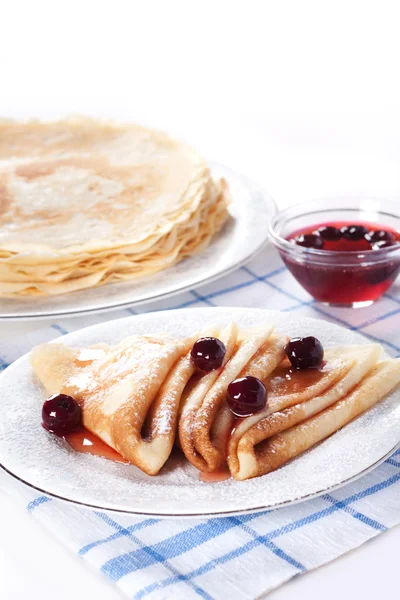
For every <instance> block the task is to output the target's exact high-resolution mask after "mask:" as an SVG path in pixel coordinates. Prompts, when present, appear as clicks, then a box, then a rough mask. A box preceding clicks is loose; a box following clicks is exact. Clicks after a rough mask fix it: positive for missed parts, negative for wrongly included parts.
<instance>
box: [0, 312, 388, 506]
mask: <svg viewBox="0 0 400 600" xmlns="http://www.w3.org/2000/svg"><path fill="white" fill-rule="evenodd" d="M230 321H236V322H237V323H238V324H239V325H241V326H243V327H247V326H253V325H256V324H260V323H263V322H270V323H274V324H276V327H277V331H279V332H282V333H287V334H289V335H291V336H295V335H317V336H318V338H319V339H320V340H321V341H322V343H323V344H324V346H325V347H327V346H333V345H339V344H354V343H356V344H359V343H368V341H367V340H365V338H363V337H362V336H361V335H359V334H357V333H355V332H353V331H349V330H346V329H344V328H342V327H338V326H337V325H333V324H332V323H328V322H326V321H320V320H315V319H306V318H299V317H298V316H296V315H290V314H288V313H280V312H276V311H263V310H259V309H246V308H232V309H230V308H198V309H186V310H178V311H165V312H156V313H148V314H143V315H138V316H135V317H130V318H128V319H120V320H118V321H112V322H109V323H101V324H100V325H96V326H94V327H88V328H86V329H82V330H80V331H77V332H75V333H71V334H69V335H67V336H65V337H64V338H62V341H63V342H65V343H66V344H70V345H78V346H85V345H89V344H94V343H96V342H100V341H105V342H108V343H111V344H115V343H117V342H119V341H120V340H121V339H123V338H124V337H126V336H128V335H132V334H144V333H146V334H148V333H159V332H161V331H162V332H169V333H171V334H174V335H177V334H178V335H181V336H185V335H188V334H192V333H193V332H194V331H197V330H199V329H200V328H201V327H203V326H204V324H205V323H210V324H211V323H212V324H215V323H221V324H223V323H228V322H230ZM44 399H45V394H44V392H43V390H42V389H41V386H40V385H39V383H38V382H37V381H36V380H35V378H34V377H33V375H32V372H31V369H30V366H29V359H28V355H26V356H23V357H22V358H20V359H19V360H18V361H16V362H15V363H14V364H13V365H12V366H11V367H9V368H8V369H6V371H5V372H4V373H3V375H2V376H1V378H0V464H1V465H2V466H3V468H4V469H5V470H7V471H8V472H9V473H11V474H12V475H14V476H15V477H17V478H18V479H20V480H21V481H23V482H25V483H27V484H29V485H30V486H32V487H35V488H36V489H38V490H40V491H42V492H45V493H47V494H49V495H52V496H55V497H57V498H61V499H63V500H69V501H71V502H75V503H79V504H83V505H87V506H90V507H94V508H98V509H102V510H114V511H121V512H128V513H132V514H139V515H153V516H158V517H162V516H170V517H174V516H182V517H184V516H185V517H186V516H187V517H189V516H190V517H203V516H221V515H229V514H238V513H243V512H253V511H258V510H265V509H267V508H273V507H278V506H282V505H287V504H290V503H294V502H299V501H301V500H305V499H309V498H310V497H313V496H316V495H319V494H322V493H324V492H326V491H327V490H329V489H332V488H335V487H338V486H341V485H343V484H345V483H347V482H349V481H351V480H352V479H355V478H357V477H359V476H360V475H361V474H363V473H365V472H366V471H368V470H369V469H370V468H372V467H373V466H376V465H377V464H378V463H379V462H381V461H382V460H383V459H384V458H385V457H386V456H387V455H388V454H390V453H391V452H393V451H394V450H395V449H396V447H397V446H398V444H399V441H400V391H399V390H398V391H396V392H394V393H392V394H391V395H390V396H389V397H387V398H386V399H385V400H384V401H382V402H381V403H379V404H378V405H377V406H375V407H374V408H373V409H371V410H370V411H368V412H367V413H365V414H364V415H362V416H361V417H359V418H358V419H356V420H355V421H353V422H352V423H351V424H349V425H347V426H346V427H344V428H343V429H342V430H341V431H339V432H338V433H336V434H335V435H333V436H332V437H330V438H329V439H327V440H326V441H325V442H323V443H321V444H320V445H318V446H317V447H315V448H314V449H312V450H310V451H309V452H307V453H305V454H303V455H302V456H300V457H298V458H296V459H295V460H293V461H292V462H290V463H288V464H287V465H285V466H284V467H282V468H281V469H279V470H277V471H275V472H273V473H270V474H269V475H264V476H263V477H259V478H256V479H252V480H250V481H243V482H237V481H234V480H233V479H230V480H228V481H223V482H217V483H203V482H201V481H199V473H198V471H197V470H196V469H195V468H194V467H192V466H191V465H190V464H189V463H187V462H186V461H184V460H182V459H178V462H176V461H175V462H174V461H170V462H169V463H168V466H167V467H166V468H164V469H163V470H162V472H161V474H160V475H158V476H157V477H149V476H147V475H145V474H143V473H142V472H141V471H139V470H138V469H137V468H136V467H133V466H129V465H123V464H117V463H113V462H111V461H107V460H105V459H103V458H99V457H94V456H90V455H88V454H79V453H77V452H74V451H73V450H72V449H71V448H70V447H69V446H68V445H67V444H66V443H65V442H64V441H63V440H60V439H58V438H56V437H53V436H51V435H50V434H48V433H46V432H45V431H44V429H43V428H42V427H41V424H40V420H41V419H40V416H41V414H40V413H41V405H42V402H43V400H44Z"/></svg>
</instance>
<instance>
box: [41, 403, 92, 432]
mask: <svg viewBox="0 0 400 600" xmlns="http://www.w3.org/2000/svg"><path fill="white" fill-rule="evenodd" d="M81 419H82V411H81V407H80V406H79V404H78V403H77V401H76V400H74V398H72V396H67V395H66V394H55V395H54V396H50V398H48V399H47V400H46V401H45V402H44V404H43V408H42V425H43V427H44V428H45V429H47V431H50V433H54V434H55V435H59V436H63V435H66V434H67V433H71V432H72V431H75V429H77V428H78V427H79V425H80V424H81Z"/></svg>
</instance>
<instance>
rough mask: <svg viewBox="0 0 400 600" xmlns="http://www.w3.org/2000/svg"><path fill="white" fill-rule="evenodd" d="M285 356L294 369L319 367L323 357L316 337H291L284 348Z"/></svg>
mask: <svg viewBox="0 0 400 600" xmlns="http://www.w3.org/2000/svg"><path fill="white" fill-rule="evenodd" d="M285 352H286V356H287V357H288V359H289V360H290V362H291V364H292V366H293V367H294V368H295V369H310V368H312V367H319V366H320V364H321V363H322V361H323V358H324V349H323V347H322V344H321V342H320V341H319V340H317V338H315V337H314V336H312V335H309V336H307V337H303V338H301V337H298V338H292V339H291V340H290V341H289V342H288V344H287V345H286V348H285Z"/></svg>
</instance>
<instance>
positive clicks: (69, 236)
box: [0, 119, 229, 296]
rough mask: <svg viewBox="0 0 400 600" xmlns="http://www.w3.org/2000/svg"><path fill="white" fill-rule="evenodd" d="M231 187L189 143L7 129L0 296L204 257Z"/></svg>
mask: <svg viewBox="0 0 400 600" xmlns="http://www.w3.org/2000/svg"><path fill="white" fill-rule="evenodd" d="M228 203H229V193H228V189H227V186H226V183H225V182H224V181H223V180H221V181H214V180H213V179H212V177H211V174H210V171H209V169H208V167H207V165H206V163H205V161H204V160H203V159H202V158H201V157H200V156H198V154H196V153H195V152H194V151H193V150H192V149H191V148H189V147H188V146H187V145H185V144H183V143H182V142H178V141H175V140H172V139H170V138H169V137H167V136H166V135H164V134H162V133H159V132H155V131H152V130H149V129H146V128H143V127H139V126H133V125H129V126H125V125H124V126H122V125H115V124H110V123H104V122H98V121H94V120H87V119H68V120H66V121H60V122H55V123H39V122H28V123H17V122H9V121H2V122H0V224H1V227H0V295H3V296H14V295H26V296H33V295H43V294H62V293H66V292H71V291H75V290H80V289H83V288H90V287H93V286H96V285H100V284H104V283H108V282H117V281H125V280H129V279H135V278H138V277H143V276H146V275H150V274H152V273H155V272H156V271H160V270H161V269H165V268H166V267H169V266H171V265H173V264H174V263H176V262H178V261H179V260H181V259H183V258H184V257H186V256H188V255H191V254H194V253H196V252H198V251H200V250H202V249H203V248H205V247H206V246H207V245H208V244H209V242H210V240H211V238H212V237H213V235H214V234H215V233H216V232H218V231H219V230H220V229H221V228H222V226H223V224H224V223H225V221H226V220H227V218H228V211H227V206H228Z"/></svg>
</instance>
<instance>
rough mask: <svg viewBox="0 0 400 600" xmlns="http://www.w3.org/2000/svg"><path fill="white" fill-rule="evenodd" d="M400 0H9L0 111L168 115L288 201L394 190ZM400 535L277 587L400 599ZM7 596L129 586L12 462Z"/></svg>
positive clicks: (1, 48)
mask: <svg viewBox="0 0 400 600" xmlns="http://www.w3.org/2000/svg"><path fill="white" fill-rule="evenodd" d="M398 8H399V5H398V3H397V2H396V1H393V2H389V1H385V0H376V1H368V0H364V1H362V2H361V1H360V2H359V1H356V0H346V1H342V0H335V1H328V0H318V1H310V0H301V1H300V0H295V1H288V0H279V1H275V2H269V1H261V0H260V1H254V0H242V1H240V2H238V1H234V0H230V1H224V0H214V1H210V0H201V1H200V0H196V1H193V0H186V1H177V0H163V1H154V0H147V1H142V2H137V1H133V0H128V1H121V0H112V1H107V2H101V1H99V0H97V1H95V2H92V1H88V0H86V1H85V0H80V1H78V2H77V1H75V0H69V1H68V2H65V1H60V0H58V1H57V0H53V1H52V2H44V1H40V0H35V1H30V2H21V1H19V0H13V1H9V2H4V1H3V0H0V115H3V116H5V117H8V116H13V117H32V116H34V117H46V118H48V117H59V116H63V115H68V114H87V115H98V116H104V117H110V118H116V119H121V120H133V121H138V122H142V123H144V124H148V125H152V126H155V127H159V128H161V129H165V130H167V131H169V132H171V133H172V134H174V135H177V136H179V137H183V138H185V139H186V140H187V141H189V142H190V143H191V144H192V145H194V146H196V147H197V148H198V149H199V150H200V151H201V152H202V153H203V154H204V155H206V156H208V157H210V158H213V159H215V160H218V161H219V162H222V163H225V164H227V165H229V166H231V167H234V168H236V169H238V170H240V171H242V172H243V173H245V174H247V175H249V176H250V177H253V178H254V179H256V180H258V181H259V182H260V183H262V184H263V185H264V186H265V187H266V189H267V190H268V191H269V193H270V194H271V195H272V196H273V197H274V198H275V200H276V202H277V203H278V205H279V206H284V205H287V204H292V203H295V202H298V201H301V200H308V199H310V198H313V197H319V196H326V195H336V194H346V195H348V194H361V195H374V196H397V197H398V198H400V175H399V173H400V169H399V158H400V112H399V109H400V87H399V62H400V36H399V22H400V21H399V15H398V14H397V12H398V11H397V9H398ZM399 202H400V200H399ZM0 332H1V328H0ZM399 542H400V529H399V528H397V529H394V530H392V531H390V532H388V533H385V534H384V535H381V536H379V538H377V539H375V540H373V541H372V542H369V543H368V544H366V545H364V546H363V547H362V548H361V549H359V550H357V551H354V552H352V553H350V554H347V555H346V556H345V557H342V558H341V559H339V560H337V561H335V562H334V563H331V564H330V565H328V566H326V567H324V568H321V569H319V570H318V571H316V572H314V573H311V574H307V575H305V576H302V577H300V578H297V579H296V580H295V581H293V582H291V583H290V584H287V585H286V586H284V587H283V588H281V589H280V590H278V591H276V592H274V593H272V594H271V595H270V596H269V598H271V600H272V599H273V600H289V599H291V598H297V597H304V596H306V595H307V598H308V599H309V600H317V599H318V600H319V599H320V598H321V597H323V598H324V600H333V599H335V600H336V598H337V597H338V596H340V597H342V598H351V597H353V596H354V595H359V596H360V597H363V598H364V600H375V598H376V597H377V596H382V595H383V596H384V597H385V598H387V599H388V600H391V599H392V598H398V581H397V577H396V575H397V570H396V566H397V565H398V548H399ZM244 576H249V575H248V574H244ZM0 597H1V598H2V599H4V600H25V599H26V598H27V597H29V598H30V599H33V600H36V599H39V598H40V599H41V600H50V599H51V600H53V599H54V598H57V600H67V599H68V600H70V599H71V598H72V597H73V598H76V599H77V600H81V599H82V600H83V599H84V598H96V600H116V598H118V597H119V595H118V593H117V592H116V591H115V589H114V587H112V586H111V585H109V584H108V583H107V582H106V581H105V580H103V579H101V578H100V577H99V576H98V575H97V574H94V573H91V572H90V571H89V569H88V567H86V566H85V565H83V564H82V563H81V562H80V561H79V560H78V559H77V558H76V557H74V556H72V555H70V554H69V553H68V552H67V551H66V550H65V549H64V548H62V547H61V546H60V545H59V544H58V543H56V542H55V541H53V540H52V539H51V537H50V536H49V535H48V534H46V533H44V532H43V531H42V530H40V529H39V528H38V527H37V526H36V524H35V523H34V522H33V519H31V518H29V517H28V515H27V514H25V512H24V510H23V509H22V507H21V506H18V505H15V500H14V496H13V495H12V494H11V491H10V489H9V486H8V483H7V480H6V478H5V477H4V476H1V477H0Z"/></svg>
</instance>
